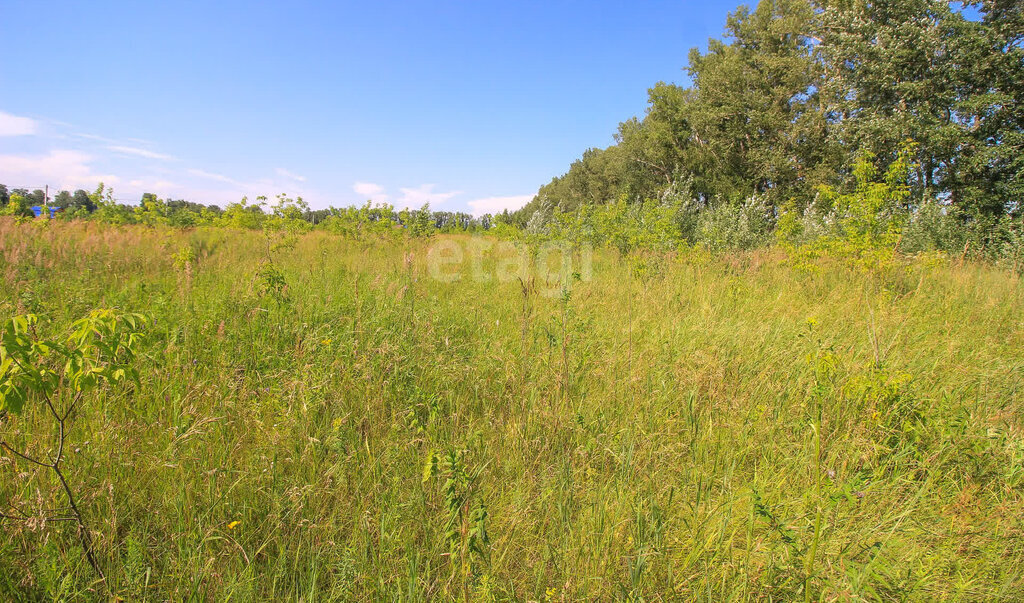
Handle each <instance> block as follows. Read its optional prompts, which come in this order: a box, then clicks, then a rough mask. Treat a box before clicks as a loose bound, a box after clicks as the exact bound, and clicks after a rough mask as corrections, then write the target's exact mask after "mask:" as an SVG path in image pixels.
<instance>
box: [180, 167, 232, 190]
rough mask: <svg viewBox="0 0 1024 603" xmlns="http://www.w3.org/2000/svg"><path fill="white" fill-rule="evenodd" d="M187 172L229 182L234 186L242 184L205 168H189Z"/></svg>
mask: <svg viewBox="0 0 1024 603" xmlns="http://www.w3.org/2000/svg"><path fill="white" fill-rule="evenodd" d="M188 173H189V174H191V175H193V176H197V177H199V178H206V179H207V180H216V181H217V182H223V183H225V184H231V185H234V186H244V185H243V184H242V183H241V182H239V181H238V180H235V179H234V178H231V177H228V176H225V175H224V174H215V173H213V172H207V171H206V170H197V169H190V170H188Z"/></svg>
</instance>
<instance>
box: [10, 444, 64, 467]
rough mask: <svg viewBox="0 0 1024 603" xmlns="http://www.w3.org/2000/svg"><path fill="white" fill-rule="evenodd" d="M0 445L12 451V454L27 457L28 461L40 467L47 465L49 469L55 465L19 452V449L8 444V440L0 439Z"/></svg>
mask: <svg viewBox="0 0 1024 603" xmlns="http://www.w3.org/2000/svg"><path fill="white" fill-rule="evenodd" d="M0 447H2V448H4V449H5V450H7V452H10V453H11V454H14V455H16V456H19V457H21V458H23V459H25V460H26V461H28V462H30V463H35V464H36V465H39V466H40V467H46V468H47V469H53V465H47V464H46V463H44V462H42V461H37V460H36V459H34V458H32V457H30V456H26V455H24V454H22V453H20V452H18V451H17V450H15V449H13V448H11V445H10V444H8V443H7V442H3V441H0Z"/></svg>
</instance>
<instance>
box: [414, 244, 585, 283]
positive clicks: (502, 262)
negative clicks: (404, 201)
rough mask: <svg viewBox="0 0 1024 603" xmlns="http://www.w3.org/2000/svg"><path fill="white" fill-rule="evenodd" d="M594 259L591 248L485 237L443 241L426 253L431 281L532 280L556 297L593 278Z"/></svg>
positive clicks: (504, 281) (484, 281)
mask: <svg viewBox="0 0 1024 603" xmlns="http://www.w3.org/2000/svg"><path fill="white" fill-rule="evenodd" d="M593 257H594V249H593V247H592V246H590V245H580V246H577V247H575V248H573V246H572V245H570V244H569V243H568V242H566V241H548V242H546V243H542V244H540V245H538V246H536V247H530V246H528V245H524V244H521V243H519V244H517V243H514V242H511V241H493V240H488V239H483V238H479V239H476V238H474V239H470V240H468V241H465V240H463V241H459V240H454V239H443V240H439V241H437V242H435V243H434V244H433V245H431V247H430V249H429V250H428V251H427V270H428V273H429V274H430V277H431V278H433V279H434V280H437V281H441V282H443V283H454V282H458V281H463V280H471V281H473V282H476V283H486V282H491V281H496V282H499V283H507V282H509V281H513V280H516V279H522V280H524V281H525V280H528V279H531V278H532V279H533V281H534V283H536V285H537V288H538V291H539V292H540V293H541V294H542V295H545V296H548V297H556V296H558V295H561V294H562V292H563V291H565V290H567V289H570V288H571V287H572V283H573V281H574V280H581V281H589V280H590V279H591V278H592V277H593Z"/></svg>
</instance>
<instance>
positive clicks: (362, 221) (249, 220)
mask: <svg viewBox="0 0 1024 603" xmlns="http://www.w3.org/2000/svg"><path fill="white" fill-rule="evenodd" d="M32 207H51V208H58V209H59V210H60V213H59V214H58V216H59V217H60V219H63V220H76V219H95V220H99V221H103V222H107V223H113V224H143V225H148V226H171V227H176V228H192V227H196V226H230V227H237V228H262V227H263V225H264V224H265V222H267V221H268V220H271V219H273V218H275V217H278V218H282V217H283V218H286V219H287V220H289V221H292V222H303V223H306V224H307V225H310V226H321V227H323V228H325V229H328V230H330V229H334V230H338V231H345V232H349V231H351V232H353V233H355V232H358V231H366V230H375V231H380V232H384V231H386V230H388V229H394V228H408V229H411V230H413V231H416V233H417V234H420V233H421V232H422V233H426V232H427V231H428V230H429V231H431V232H475V231H482V230H488V229H490V228H492V227H493V226H495V225H497V224H500V223H503V222H504V223H510V222H511V220H512V218H511V214H510V213H509V212H508V211H506V212H504V214H499V215H497V216H492V215H491V214H486V215H483V216H473V215H472V214H469V213H466V212H450V211H434V210H432V209H431V208H430V205H429V204H425V205H423V206H422V207H420V208H419V209H397V208H395V207H394V206H392V205H389V204H386V203H379V204H374V203H372V202H370V201H367V202H366V203H365V204H364V205H362V206H359V207H343V208H338V207H329V208H327V209H311V208H310V207H309V204H308V203H306V202H305V201H303V199H302V198H301V197H300V198H298V199H292V198H289V197H287V196H285V195H279V196H278V197H277V198H276V199H275V200H274V201H270V200H268V199H267V198H266V197H259V198H257V199H256V200H255V201H254V202H250V201H249V200H248V199H247V198H243V199H242V200H241V201H239V202H237V203H230V204H228V205H227V206H226V207H225V208H221V207H220V206H219V205H204V204H202V203H196V202H193V201H185V200H181V199H160V198H159V197H157V196H156V195H155V194H153V193H143V195H142V197H141V199H140V200H139V203H138V204H136V205H130V204H127V203H119V202H118V201H116V200H115V199H114V196H113V190H112V189H110V188H109V187H107V186H105V185H104V184H102V183H100V184H99V186H98V187H97V188H96V189H95V190H94V191H93V192H91V193H90V192H87V191H85V190H83V189H79V190H76V191H75V192H73V193H72V192H69V191H64V190H62V191H60V192H59V193H57V194H56V195H54V197H53V200H52V201H49V202H47V198H46V193H45V191H43V190H42V189H37V190H34V191H31V192H30V191H28V190H27V189H23V188H15V189H8V187H7V186H6V185H4V184H0V215H12V216H21V217H33V216H34V215H35V213H34V212H33V211H32Z"/></svg>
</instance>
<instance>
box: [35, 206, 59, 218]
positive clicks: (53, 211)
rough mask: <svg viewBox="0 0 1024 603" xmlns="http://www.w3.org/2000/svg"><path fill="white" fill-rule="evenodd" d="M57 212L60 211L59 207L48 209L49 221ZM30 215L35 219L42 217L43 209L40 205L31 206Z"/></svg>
mask: <svg viewBox="0 0 1024 603" xmlns="http://www.w3.org/2000/svg"><path fill="white" fill-rule="evenodd" d="M58 211H60V208H59V207H51V208H50V219H51V220H52V219H53V217H54V216H56V215H57V212H58ZM32 213H34V214H35V215H36V217H37V218H38V217H39V216H41V215H43V208H42V206H41V205H33V206H32Z"/></svg>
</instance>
